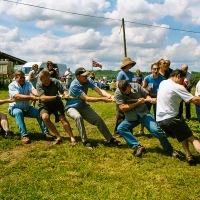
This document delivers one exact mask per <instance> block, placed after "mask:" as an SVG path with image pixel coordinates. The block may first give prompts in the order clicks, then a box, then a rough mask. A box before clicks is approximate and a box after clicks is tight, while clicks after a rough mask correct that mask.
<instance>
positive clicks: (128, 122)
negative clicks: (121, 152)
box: [115, 80, 178, 157]
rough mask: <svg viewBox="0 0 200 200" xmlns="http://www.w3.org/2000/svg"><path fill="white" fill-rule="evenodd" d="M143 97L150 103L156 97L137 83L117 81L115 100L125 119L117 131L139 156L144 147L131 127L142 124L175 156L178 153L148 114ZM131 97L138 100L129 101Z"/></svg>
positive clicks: (169, 153) (154, 100)
mask: <svg viewBox="0 0 200 200" xmlns="http://www.w3.org/2000/svg"><path fill="white" fill-rule="evenodd" d="M145 98H146V99H148V100H149V101H150V102H151V103H155V102H156V99H155V98H151V97H150V96H149V95H148V91H147V90H145V89H144V88H142V87H141V86H140V85H139V84H137V83H132V84H131V85H130V84H129V83H128V81H126V80H122V81H119V83H118V89H117V90H116V91H115V100H116V103H117V104H118V105H119V109H120V110H121V111H122V112H124V114H125V120H124V121H123V122H121V123H120V124H119V126H118V128H117V131H118V132H119V133H120V135H121V136H122V137H123V138H124V139H125V140H126V142H127V143H128V144H129V145H130V147H131V148H133V149H135V153H134V155H135V156H137V157H139V156H142V154H143V153H144V152H145V148H144V146H142V145H140V143H139V142H138V141H137V140H136V139H135V137H134V136H133V134H132V129H133V128H134V127H136V126H138V125H139V124H142V125H143V126H145V127H146V128H147V129H148V131H149V132H151V133H152V134H153V135H154V136H155V137H156V138H158V139H159V141H160V143H161V145H162V147H163V148H164V150H165V152H166V153H167V154H168V155H170V156H173V157H177V156H178V153H177V152H176V151H174V150H173V147H172V146H171V144H170V143H169V141H168V140H167V137H166V135H165V134H164V133H163V132H162V130H161V129H160V128H159V126H158V125H157V123H156V121H155V120H154V118H153V117H152V115H151V114H149V110H148V109H147V107H146V105H145ZM131 99H138V101H137V102H131ZM129 100H130V101H129Z"/></svg>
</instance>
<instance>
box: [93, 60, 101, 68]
mask: <svg viewBox="0 0 200 200" xmlns="http://www.w3.org/2000/svg"><path fill="white" fill-rule="evenodd" d="M92 66H93V67H100V68H101V69H102V65H101V64H100V63H98V62H96V61H94V60H93V61H92Z"/></svg>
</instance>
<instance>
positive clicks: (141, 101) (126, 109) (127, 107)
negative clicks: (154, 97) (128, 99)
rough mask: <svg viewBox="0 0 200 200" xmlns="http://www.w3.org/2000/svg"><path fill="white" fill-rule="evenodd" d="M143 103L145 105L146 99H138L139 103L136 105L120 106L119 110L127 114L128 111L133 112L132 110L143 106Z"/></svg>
mask: <svg viewBox="0 0 200 200" xmlns="http://www.w3.org/2000/svg"><path fill="white" fill-rule="evenodd" d="M143 103H145V101H144V98H140V99H138V101H137V102H136V103H131V104H121V105H119V109H120V110H121V111H122V112H126V111H129V110H131V109H133V108H135V107H137V106H139V105H140V104H143Z"/></svg>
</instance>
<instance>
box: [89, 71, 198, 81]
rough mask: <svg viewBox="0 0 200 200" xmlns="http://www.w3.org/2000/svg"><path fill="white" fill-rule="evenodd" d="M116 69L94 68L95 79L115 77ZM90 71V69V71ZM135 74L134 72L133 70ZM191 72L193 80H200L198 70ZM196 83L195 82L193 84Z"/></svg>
mask: <svg viewBox="0 0 200 200" xmlns="http://www.w3.org/2000/svg"><path fill="white" fill-rule="evenodd" d="M119 71H120V70H118V71H112V70H96V71H94V73H95V76H96V79H98V78H100V77H107V80H112V79H116V76H117V74H118V73H119ZM90 72H91V71H90ZM134 74H135V72H134ZM141 74H142V75H143V76H144V77H145V76H147V75H149V74H150V72H141ZM192 74H193V75H194V76H195V82H196V83H197V82H198V81H199V80H200V72H192ZM195 85H196V84H195Z"/></svg>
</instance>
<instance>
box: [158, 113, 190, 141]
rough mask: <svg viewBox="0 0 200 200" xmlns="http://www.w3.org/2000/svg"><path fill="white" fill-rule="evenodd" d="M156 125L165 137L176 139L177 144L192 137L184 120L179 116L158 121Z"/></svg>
mask: <svg viewBox="0 0 200 200" xmlns="http://www.w3.org/2000/svg"><path fill="white" fill-rule="evenodd" d="M158 125H159V126H160V128H161V129H162V130H163V131H164V132H165V133H166V134H167V135H169V136H170V137H172V138H176V139H177V140H178V141H179V142H183V141H184V140H186V139H187V138H189V137H191V136H192V135H193V134H192V131H191V130H190V128H189V126H188V125H187V124H186V122H185V120H184V119H183V118H182V117H179V116H177V117H172V118H169V119H165V120H163V121H160V122H158Z"/></svg>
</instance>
